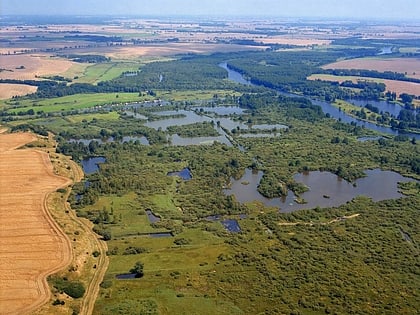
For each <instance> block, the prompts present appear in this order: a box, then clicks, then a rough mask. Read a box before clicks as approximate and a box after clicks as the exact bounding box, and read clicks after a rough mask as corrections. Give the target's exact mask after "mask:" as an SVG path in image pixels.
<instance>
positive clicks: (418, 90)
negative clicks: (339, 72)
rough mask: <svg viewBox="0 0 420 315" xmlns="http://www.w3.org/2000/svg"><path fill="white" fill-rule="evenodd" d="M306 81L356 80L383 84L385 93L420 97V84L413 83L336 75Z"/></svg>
mask: <svg viewBox="0 0 420 315" xmlns="http://www.w3.org/2000/svg"><path fill="white" fill-rule="evenodd" d="M308 80H322V81H331V82H339V83H341V82H343V81H352V82H357V81H358V80H365V81H372V82H381V83H385V85H386V89H387V91H391V92H395V93H397V94H398V95H399V94H401V93H408V94H413V95H420V84H419V83H413V82H405V81H396V80H385V79H377V78H366V77H356V76H336V75H331V74H313V75H311V76H309V77H308Z"/></svg>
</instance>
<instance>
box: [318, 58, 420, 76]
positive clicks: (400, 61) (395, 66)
mask: <svg viewBox="0 0 420 315" xmlns="http://www.w3.org/2000/svg"><path fill="white" fill-rule="evenodd" d="M322 68H324V69H366V70H376V71H380V72H384V71H393V72H399V73H406V75H407V76H408V77H412V78H420V59H419V58H356V59H349V60H341V61H338V62H334V63H330V64H328V65H325V66H323V67H322Z"/></svg>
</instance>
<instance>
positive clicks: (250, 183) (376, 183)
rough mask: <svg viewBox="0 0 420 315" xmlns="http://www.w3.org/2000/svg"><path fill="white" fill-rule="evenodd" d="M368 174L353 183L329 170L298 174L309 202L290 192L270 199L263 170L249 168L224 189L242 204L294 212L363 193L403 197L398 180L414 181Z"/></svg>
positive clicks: (382, 173) (341, 201) (390, 174)
mask: <svg viewBox="0 0 420 315" xmlns="http://www.w3.org/2000/svg"><path fill="white" fill-rule="evenodd" d="M365 173H366V177H364V178H360V179H358V180H357V181H356V182H355V184H354V185H353V184H352V183H349V182H347V181H345V180H344V179H342V178H340V177H338V176H337V175H335V174H332V173H329V172H320V171H315V172H308V173H300V174H297V175H295V176H294V180H295V181H296V182H300V183H303V184H304V185H306V186H307V187H308V188H309V191H307V192H305V193H303V194H302V195H301V197H302V198H303V199H304V200H305V201H306V203H304V204H298V203H297V202H296V198H295V195H294V194H293V192H291V191H289V193H288V195H287V196H286V197H283V198H273V199H269V198H266V197H264V196H262V195H261V194H260V193H259V192H258V191H257V187H258V185H259V182H260V180H261V178H262V176H263V172H261V171H258V172H252V171H251V170H250V169H247V170H246V172H245V175H244V176H243V177H242V178H241V179H239V180H233V181H232V185H231V188H230V189H226V190H224V192H225V194H227V195H232V194H234V195H235V197H236V199H237V200H238V201H239V202H242V203H243V202H251V201H254V200H258V201H261V202H263V203H264V204H265V205H266V206H273V207H279V208H280V210H281V211H283V212H291V211H295V210H300V209H311V208H315V207H322V208H325V207H336V206H339V205H342V204H344V203H346V202H347V201H350V200H352V199H353V198H355V197H356V196H360V195H365V196H368V197H370V198H372V200H373V201H380V200H386V199H395V198H400V197H402V196H403V195H402V194H401V193H399V192H398V183H399V182H409V181H411V180H412V179H410V178H407V177H404V176H402V175H400V174H398V173H395V172H391V171H382V170H380V169H374V170H367V171H366V172H365Z"/></svg>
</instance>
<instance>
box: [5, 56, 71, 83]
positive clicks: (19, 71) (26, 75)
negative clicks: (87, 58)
mask: <svg viewBox="0 0 420 315" xmlns="http://www.w3.org/2000/svg"><path fill="white" fill-rule="evenodd" d="M72 65H73V62H71V61H69V60H65V59H60V58H52V57H50V56H49V55H45V54H36V55H35V54H32V55H26V54H22V55H0V68H1V69H2V71H1V72H0V79H16V80H34V79H36V77H35V76H50V75H58V74H61V73H63V72H65V71H67V70H68V69H70V67H71V66H72Z"/></svg>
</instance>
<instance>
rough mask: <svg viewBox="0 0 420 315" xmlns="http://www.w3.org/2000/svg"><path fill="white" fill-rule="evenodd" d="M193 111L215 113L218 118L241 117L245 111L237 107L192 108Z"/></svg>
mask: <svg viewBox="0 0 420 315" xmlns="http://www.w3.org/2000/svg"><path fill="white" fill-rule="evenodd" d="M193 110H196V111H199V112H204V113H206V112H210V113H215V114H217V115H220V116H225V115H242V114H243V113H244V112H245V109H243V108H240V107H239V106H215V107H208V106H206V107H197V108H195V107H194V108H193Z"/></svg>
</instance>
